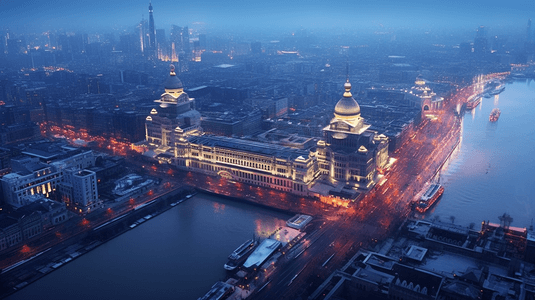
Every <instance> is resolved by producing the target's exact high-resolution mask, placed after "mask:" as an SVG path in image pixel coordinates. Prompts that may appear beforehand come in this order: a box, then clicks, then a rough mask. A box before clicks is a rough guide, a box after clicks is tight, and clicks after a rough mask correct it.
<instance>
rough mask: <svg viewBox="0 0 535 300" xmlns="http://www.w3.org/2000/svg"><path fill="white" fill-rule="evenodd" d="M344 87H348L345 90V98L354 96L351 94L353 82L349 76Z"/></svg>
mask: <svg viewBox="0 0 535 300" xmlns="http://www.w3.org/2000/svg"><path fill="white" fill-rule="evenodd" d="M344 89H346V91H345V92H344V97H345V98H351V97H353V95H352V94H351V83H350V82H349V77H348V78H347V80H346V83H344Z"/></svg>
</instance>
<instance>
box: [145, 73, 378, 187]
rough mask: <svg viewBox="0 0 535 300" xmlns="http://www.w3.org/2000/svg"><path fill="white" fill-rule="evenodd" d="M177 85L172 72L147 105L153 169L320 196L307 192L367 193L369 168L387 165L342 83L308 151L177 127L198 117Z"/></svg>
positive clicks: (297, 142)
mask: <svg viewBox="0 0 535 300" xmlns="http://www.w3.org/2000/svg"><path fill="white" fill-rule="evenodd" d="M177 80H178V78H176V75H175V74H174V72H173V70H172V71H171V75H170V78H169V79H168V80H167V82H166V84H165V91H166V92H165V93H164V94H163V95H162V98H161V99H160V100H156V101H155V102H158V103H160V111H161V112H158V111H156V109H154V110H153V111H152V112H151V115H150V116H148V117H147V120H146V128H147V134H146V143H147V144H148V148H149V149H150V150H152V151H153V153H152V152H151V153H149V154H151V155H152V156H153V157H154V158H156V159H157V160H159V161H160V163H167V164H173V165H175V166H176V167H178V168H179V169H183V170H187V171H195V172H199V173H203V174H207V175H212V176H220V177H223V178H226V179H228V180H231V181H236V182H242V183H246V184H251V185H255V186H261V187H267V188H272V189H276V190H280V191H285V192H289V193H292V194H296V195H303V196H308V195H321V194H322V192H321V191H318V190H317V189H314V185H315V184H316V183H319V182H321V183H323V186H328V187H330V188H336V186H344V187H346V186H348V185H349V186H350V189H353V190H355V191H356V190H359V189H368V188H369V187H371V186H372V185H373V184H374V182H375V176H376V174H377V169H378V168H382V167H384V166H385V165H386V164H387V161H388V138H387V137H385V136H384V135H379V134H377V132H375V131H372V130H369V127H370V125H368V124H366V123H364V119H363V118H362V117H361V116H360V107H359V105H358V104H357V102H356V101H355V99H353V97H352V95H351V92H350V89H351V84H350V83H349V82H347V83H346V84H345V86H344V87H345V89H346V90H345V93H344V97H343V98H342V99H341V100H340V101H339V102H338V104H337V105H336V108H335V115H334V118H333V119H332V121H331V123H330V125H329V126H327V127H325V128H324V130H323V131H324V139H323V140H320V141H318V142H317V145H315V143H312V146H310V145H311V143H310V140H311V139H310V138H308V139H307V138H302V139H296V138H293V139H292V143H291V144H288V143H285V142H283V141H279V142H275V141H272V140H270V141H269V142H263V141H253V140H250V139H239V138H231V137H224V136H216V135H208V134H203V133H202V128H201V127H200V125H199V124H200V123H198V122H193V121H192V120H193V118H192V120H190V121H189V122H186V120H185V118H186V117H189V116H195V117H197V116H200V115H199V113H198V112H197V111H196V110H195V109H194V106H193V103H192V102H193V101H192V99H189V98H188V97H187V95H184V93H183V90H182V85H181V83H180V85H179V84H178V82H179V81H177ZM180 97H182V98H180ZM162 105H164V106H162ZM179 107H180V108H179ZM186 109H189V111H186ZM164 110H166V112H165V113H163V111H164ZM195 120H197V119H195ZM324 190H325V189H324ZM323 192H325V191H323ZM326 193H327V194H328V193H329V190H328V189H327V191H326ZM324 195H326V194H325V193H324Z"/></svg>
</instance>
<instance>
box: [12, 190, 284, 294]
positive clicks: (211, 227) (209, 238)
mask: <svg viewBox="0 0 535 300" xmlns="http://www.w3.org/2000/svg"><path fill="white" fill-rule="evenodd" d="M290 217H291V215H286V214H284V213H280V212H276V211H273V210H269V209H265V208H261V207H258V206H253V205H249V204H245V203H239V202H235V201H230V200H227V199H223V198H220V197H216V196H212V195H207V194H198V195H196V196H195V197H192V198H191V199H189V200H187V201H185V202H183V203H181V204H179V205H177V206H175V207H173V208H172V209H170V210H168V211H166V212H164V213H163V214H161V215H159V216H157V217H155V218H152V219H150V220H149V221H147V222H145V223H143V224H141V225H140V226H137V227H136V228H134V229H132V230H129V231H128V232H126V233H124V234H122V235H120V236H118V237H116V238H115V239H113V240H111V241H109V242H107V243H105V244H103V245H101V246H100V247H98V248H96V249H94V250H93V251H91V252H89V253H87V254H85V255H83V256H81V257H80V258H78V259H76V260H74V261H72V262H70V263H68V264H67V265H65V266H63V267H61V268H59V269H58V270H56V271H54V272H52V273H50V274H49V275H47V276H45V277H44V278H42V279H40V280H38V281H36V282H34V283H32V284H30V285H29V286H27V287H26V288H24V289H22V290H21V291H19V292H17V293H15V294H13V295H12V296H10V297H8V298H7V299H55V300H61V299H79V300H82V299H88V300H89V299H91V300H93V299H131V300H135V299H184V300H188V299H197V298H198V297H200V296H202V295H203V294H204V293H206V292H207V291H208V290H209V289H210V287H211V286H212V285H213V284H214V283H215V282H216V281H218V280H221V279H224V278H225V275H226V274H225V272H226V271H225V270H224V269H223V265H224V264H225V263H226V262H227V256H228V255H229V254H230V253H231V252H232V251H233V250H234V249H236V247H238V246H239V245H241V244H242V243H243V242H244V241H245V240H247V239H249V238H252V237H253V234H256V235H257V236H261V237H267V236H268V235H269V234H270V233H272V232H273V231H274V230H275V229H277V228H278V227H280V226H282V225H284V224H285V221H286V220H287V219H289V218H290Z"/></svg>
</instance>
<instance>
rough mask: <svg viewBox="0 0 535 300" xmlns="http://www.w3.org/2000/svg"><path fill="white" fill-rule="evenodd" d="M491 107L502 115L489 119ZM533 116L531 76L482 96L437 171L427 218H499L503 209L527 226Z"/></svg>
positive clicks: (534, 177) (534, 213)
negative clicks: (436, 191) (438, 188)
mask: <svg viewBox="0 0 535 300" xmlns="http://www.w3.org/2000/svg"><path fill="white" fill-rule="evenodd" d="M495 107H497V108H499V109H500V110H501V115H500V118H499V120H498V121H497V122H494V123H492V122H490V121H489V115H490V112H491V110H492V109H493V108H495ZM534 121H535V81H532V80H522V81H514V82H512V83H509V84H507V85H506V88H505V90H504V91H503V92H502V93H501V94H499V95H496V96H492V97H491V98H482V101H481V104H480V105H479V106H478V107H476V108H475V109H474V110H473V111H472V112H467V113H466V114H465V116H464V119H463V122H462V127H463V128H462V139H461V142H460V144H459V147H458V148H457V149H456V151H455V152H454V153H453V155H452V157H451V159H450V160H449V162H448V163H447V165H446V166H445V167H444V169H443V170H442V172H441V174H440V182H441V184H443V185H444V187H445V191H444V194H443V196H442V198H441V199H440V201H439V202H438V203H437V204H436V205H435V206H434V207H433V208H432V210H431V211H430V212H429V213H428V214H427V215H426V218H432V219H434V218H439V219H440V220H441V221H443V222H452V221H453V222H454V223H455V224H461V225H465V226H468V225H469V224H470V223H475V224H480V222H482V221H483V220H489V221H491V222H494V223H499V219H498V216H501V215H503V214H504V213H507V214H509V215H510V216H511V217H512V218H513V222H512V223H511V226H516V227H528V226H529V225H530V224H531V223H532V220H533V218H534V217H535V198H534V197H535V124H534ZM452 216H453V218H452ZM478 226H479V225H476V227H475V228H479V227H478Z"/></svg>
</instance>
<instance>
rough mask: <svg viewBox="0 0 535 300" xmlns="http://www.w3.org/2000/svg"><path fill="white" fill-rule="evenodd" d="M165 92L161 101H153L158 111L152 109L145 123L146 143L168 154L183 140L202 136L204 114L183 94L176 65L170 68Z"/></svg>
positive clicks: (193, 101)
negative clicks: (191, 136)
mask: <svg viewBox="0 0 535 300" xmlns="http://www.w3.org/2000/svg"><path fill="white" fill-rule="evenodd" d="M164 89H165V92H164V93H163V94H162V95H161V97H160V99H157V100H154V102H155V103H159V107H157V108H153V109H152V111H151V113H150V115H149V116H148V117H147V118H146V120H145V138H146V141H147V142H148V143H149V145H150V146H151V147H156V149H157V150H156V152H157V153H158V152H162V151H163V152H165V151H168V149H169V148H170V147H173V146H174V145H175V142H176V141H177V140H179V139H180V138H184V137H187V136H190V135H198V134H201V133H202V128H201V114H200V113H199V112H198V111H197V110H195V99H193V98H189V97H188V94H186V93H185V92H184V86H183V85H182V81H180V79H179V78H178V76H176V73H175V66H174V65H171V66H170V72H169V77H167V80H166V81H165V82H164Z"/></svg>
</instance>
